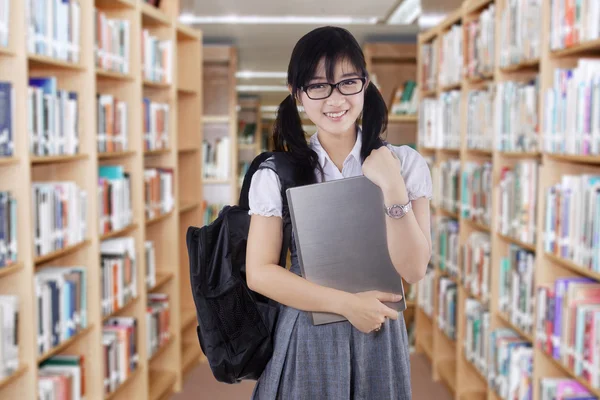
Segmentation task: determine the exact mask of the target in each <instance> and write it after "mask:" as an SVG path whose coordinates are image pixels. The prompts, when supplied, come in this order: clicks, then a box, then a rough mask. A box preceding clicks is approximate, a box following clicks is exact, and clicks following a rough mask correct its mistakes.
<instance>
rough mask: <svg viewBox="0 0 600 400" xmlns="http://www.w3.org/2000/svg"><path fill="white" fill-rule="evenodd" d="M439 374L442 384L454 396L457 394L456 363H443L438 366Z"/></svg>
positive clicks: (451, 361)
mask: <svg viewBox="0 0 600 400" xmlns="http://www.w3.org/2000/svg"><path fill="white" fill-rule="evenodd" d="M437 369H438V372H439V374H440V378H442V382H444V384H446V386H447V387H448V389H449V390H450V391H451V392H452V394H453V395H454V394H456V361H454V360H448V361H442V362H440V363H439V364H438V367H437Z"/></svg>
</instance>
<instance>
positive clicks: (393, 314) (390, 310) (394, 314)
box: [384, 306, 399, 321]
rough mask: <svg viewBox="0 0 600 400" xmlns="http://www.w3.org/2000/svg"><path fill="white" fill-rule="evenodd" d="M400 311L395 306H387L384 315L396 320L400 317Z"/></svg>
mask: <svg viewBox="0 0 600 400" xmlns="http://www.w3.org/2000/svg"><path fill="white" fill-rule="evenodd" d="M398 314H399V313H398V311H396V310H394V309H393V308H390V307H387V306H385V310H384V315H385V316H386V317H388V318H389V319H393V320H394V321H395V320H397V319H398Z"/></svg>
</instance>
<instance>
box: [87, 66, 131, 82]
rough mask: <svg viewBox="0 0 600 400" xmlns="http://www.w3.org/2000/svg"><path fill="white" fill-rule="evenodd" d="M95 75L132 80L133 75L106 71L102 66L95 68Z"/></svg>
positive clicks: (111, 78) (119, 79)
mask: <svg viewBox="0 0 600 400" xmlns="http://www.w3.org/2000/svg"><path fill="white" fill-rule="evenodd" d="M96 77H97V78H98V79H110V80H116V81H132V80H133V76H131V75H127V74H121V73H119V72H112V71H107V70H104V69H102V68H96Z"/></svg>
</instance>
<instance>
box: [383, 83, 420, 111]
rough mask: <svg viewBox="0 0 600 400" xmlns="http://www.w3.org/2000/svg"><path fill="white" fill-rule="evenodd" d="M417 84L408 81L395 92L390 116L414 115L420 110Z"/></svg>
mask: <svg viewBox="0 0 600 400" xmlns="http://www.w3.org/2000/svg"><path fill="white" fill-rule="evenodd" d="M417 93H418V87H417V82H415V81H413V80H408V81H406V82H404V83H403V84H402V86H400V87H399V88H397V89H396V90H395V91H394V98H393V99H392V106H391V107H390V114H392V115H414V114H416V113H417V109H418V108H419V96H418V95H417Z"/></svg>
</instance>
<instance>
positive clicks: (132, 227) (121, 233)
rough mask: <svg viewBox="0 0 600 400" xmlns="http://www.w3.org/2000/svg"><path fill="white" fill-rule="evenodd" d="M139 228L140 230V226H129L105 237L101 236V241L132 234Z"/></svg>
mask: <svg viewBox="0 0 600 400" xmlns="http://www.w3.org/2000/svg"><path fill="white" fill-rule="evenodd" d="M137 228H138V224H136V223H133V224H131V225H129V226H126V227H125V228H123V229H119V230H118V231H113V232H109V233H105V234H104V235H102V236H100V241H103V240H106V239H110V238H114V237H117V236H122V235H125V234H128V233H131V232H133V231H135V230H136V229H137Z"/></svg>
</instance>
